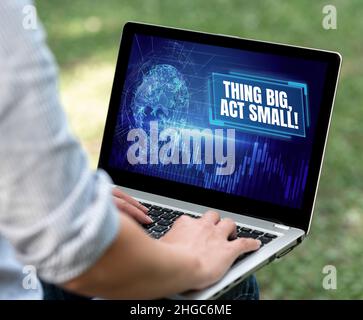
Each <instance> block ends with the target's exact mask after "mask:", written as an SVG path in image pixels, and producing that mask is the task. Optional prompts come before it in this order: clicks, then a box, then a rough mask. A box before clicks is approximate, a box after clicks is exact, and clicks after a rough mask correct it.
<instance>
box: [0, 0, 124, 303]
mask: <svg viewBox="0 0 363 320" xmlns="http://www.w3.org/2000/svg"><path fill="white" fill-rule="evenodd" d="M29 5H32V2H31V1H30V0H1V1H0V299H39V298H42V290H41V287H40V286H39V283H36V285H34V283H33V284H32V283H31V281H30V282H29V281H28V280H31V279H29V278H28V276H29V275H28V274H27V270H28V269H27V268H24V266H25V265H27V266H32V267H34V268H35V269H36V273H37V275H38V277H39V278H41V279H44V280H45V281H47V282H50V283H55V284H59V283H63V282H65V281H67V280H70V279H72V278H74V277H76V276H78V275H80V274H81V273H82V272H84V271H85V270H86V269H88V268H89V267H91V266H92V264H94V263H95V261H96V260H97V259H98V258H99V257H100V256H101V255H102V253H103V252H104V251H105V249H106V248H107V247H108V246H109V245H110V244H111V242H112V241H113V240H114V239H115V237H116V234H117V232H118V227H119V214H118V211H117V209H116V208H115V206H114V204H113V202H112V196H111V190H110V188H111V185H110V182H111V180H110V179H109V177H108V176H107V175H106V174H105V173H104V172H101V171H97V172H92V171H91V170H90V169H89V166H88V161H87V156H86V154H85V152H84V151H83V150H82V148H81V147H80V144H79V143H78V141H77V140H76V139H75V138H74V137H73V135H72V134H71V132H70V129H69V127H68V125H67V120H66V117H65V114H64V111H63V109H62V106H61V104H60V102H59V97H58V88H57V67H56V65H55V62H54V59H53V57H52V55H51V53H50V51H49V50H48V48H47V46H46V43H45V34H44V31H43V29H42V26H41V25H40V24H39V21H38V22H37V27H36V28H35V29H28V28H27V27H26V25H24V23H26V21H24V19H26V18H27V17H26V16H25V13H24V12H27V11H26V10H24V8H26V7H27V8H29ZM30 8H31V7H30ZM23 10H24V11H23ZM74 107H76V106H74ZM30 270H31V268H30Z"/></svg>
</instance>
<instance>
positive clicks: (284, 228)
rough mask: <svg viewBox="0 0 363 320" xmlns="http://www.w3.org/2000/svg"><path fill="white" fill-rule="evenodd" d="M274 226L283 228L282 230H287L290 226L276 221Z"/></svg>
mask: <svg viewBox="0 0 363 320" xmlns="http://www.w3.org/2000/svg"><path fill="white" fill-rule="evenodd" d="M274 227H275V228H279V229H283V230H289V229H290V227H288V226H285V225H283V224H278V223H275V224H274Z"/></svg>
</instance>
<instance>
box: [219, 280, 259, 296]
mask: <svg viewBox="0 0 363 320" xmlns="http://www.w3.org/2000/svg"><path fill="white" fill-rule="evenodd" d="M259 298H260V292H259V288H258V284H257V280H256V277H255V276H254V275H252V276H249V277H248V278H247V279H245V280H243V281H242V282H241V283H240V284H238V285H236V286H235V287H234V288H232V289H231V290H229V291H228V292H226V293H224V294H223V295H222V296H221V297H219V298H218V300H258V299H259Z"/></svg>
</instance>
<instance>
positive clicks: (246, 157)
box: [109, 34, 326, 208]
mask: <svg viewBox="0 0 363 320" xmlns="http://www.w3.org/2000/svg"><path fill="white" fill-rule="evenodd" d="M212 73H241V74H249V75H252V76H258V77H269V78H274V79H279V80H285V81H295V82H299V83H304V84H306V86H307V90H308V108H309V126H307V127H306V137H298V136H291V137H281V136H278V135H270V134H263V133H253V132H248V131H244V130H236V144H235V146H236V168H235V171H234V173H233V174H232V175H229V176H221V175H219V176H218V175H216V174H215V170H216V168H215V166H216V165H206V164H199V165H195V164H190V165H183V164H180V165H175V164H174V165H173V164H170V165H162V164H147V165H131V164H129V162H128V160H127V157H126V154H127V150H128V148H129V147H130V144H131V143H130V142H128V141H127V138H126V137H127V134H128V132H129V130H130V129H132V128H143V129H144V130H145V131H146V132H147V133H148V132H149V121H151V120H158V121H159V127H160V130H162V129H163V128H167V127H170V126H172V127H178V126H180V127H184V128H185V127H187V128H196V129H204V128H211V129H215V128H220V127H219V126H214V125H211V124H210V121H209V107H210V103H211V101H210V85H209V80H210V78H211V74H212ZM325 73H326V63H324V62H318V61H309V60H305V59H296V58H292V57H286V56H278V55H272V54H266V53H259V52H252V51H244V50H239V49H231V48H224V47H217V46H210V45H205V44H199V43H194V42H186V41H178V40H173V39H166V38H159V37H152V36H146V35H141V34H137V35H134V39H133V43H132V48H131V52H130V58H129V63H128V68H127V73H126V78H125V84H124V87H123V88H120V90H122V96H121V101H120V108H119V114H118V117H117V124H116V128H115V132H114V136H113V141H112V150H111V155H110V159H109V165H110V166H111V167H112V168H116V169H122V170H127V171H132V172H137V173H141V174H145V175H149V176H154V177H159V178H163V179H167V180H172V181H176V182H180V183H185V184H190V185H194V186H199V187H203V188H207V189H213V190H216V191H221V192H226V193H229V194H233V195H236V196H243V197H247V198H252V199H255V200H260V201H265V202H270V203H274V204H278V205H282V206H288V207H294V208H300V207H301V205H302V200H303V195H304V189H305V185H306V178H307V173H308V168H309V162H310V157H311V151H312V142H313V139H314V133H315V129H316V123H317V118H318V114H319V108H320V103H321V99H322V93H323V85H324V82H325ZM150 86H151V87H152V90H151V91H150V90H149V91H148V90H147V88H150ZM166 106H167V107H166Z"/></svg>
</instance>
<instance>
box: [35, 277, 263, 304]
mask: <svg viewBox="0 0 363 320" xmlns="http://www.w3.org/2000/svg"><path fill="white" fill-rule="evenodd" d="M42 286H43V292H44V300H89V299H91V298H89V297H84V296H80V295H77V294H73V293H70V292H67V291H65V290H63V289H61V288H60V287H57V286H55V285H53V284H49V283H46V282H44V281H42ZM259 296H260V294H259V288H258V284H257V280H256V277H255V276H254V275H252V276H249V277H248V278H247V279H245V280H244V281H242V282H241V283H240V284H238V285H237V286H235V287H234V288H232V289H231V290H229V291H228V292H226V293H224V294H223V295H222V296H221V297H219V298H218V300H258V299H259Z"/></svg>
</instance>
